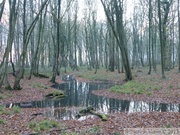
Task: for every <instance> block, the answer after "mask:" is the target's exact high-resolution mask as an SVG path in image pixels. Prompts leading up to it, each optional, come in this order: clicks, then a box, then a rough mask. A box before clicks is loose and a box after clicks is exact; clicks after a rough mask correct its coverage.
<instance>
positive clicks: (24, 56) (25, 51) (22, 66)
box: [13, 0, 48, 90]
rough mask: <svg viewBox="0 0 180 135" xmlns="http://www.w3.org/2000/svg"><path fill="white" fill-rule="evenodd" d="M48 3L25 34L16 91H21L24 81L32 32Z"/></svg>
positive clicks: (43, 5) (15, 83) (46, 0)
mask: <svg viewBox="0 0 180 135" xmlns="http://www.w3.org/2000/svg"><path fill="white" fill-rule="evenodd" d="M47 3H48V0H45V1H44V2H43V3H42V5H41V7H40V10H39V12H38V13H37V15H36V16H35V18H34V20H33V22H32V23H31V25H30V26H29V28H28V29H27V31H26V32H25V33H24V34H25V36H24V37H25V38H24V40H23V43H24V44H23V49H22V53H21V65H20V67H19V72H18V74H17V75H16V78H15V81H14V86H13V88H14V89H16V90H20V89H21V86H20V80H21V79H22V77H23V75H24V67H25V59H26V55H27V47H28V43H29V40H30V36H31V34H32V31H33V30H34V27H35V25H36V23H37V21H38V19H39V16H40V14H41V13H42V11H43V9H44V7H45V6H46V4H47Z"/></svg>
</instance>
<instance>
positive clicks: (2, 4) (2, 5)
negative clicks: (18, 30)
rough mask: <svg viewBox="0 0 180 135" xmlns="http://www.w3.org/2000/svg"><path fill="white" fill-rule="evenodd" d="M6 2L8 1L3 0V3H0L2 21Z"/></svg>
mask: <svg viewBox="0 0 180 135" xmlns="http://www.w3.org/2000/svg"><path fill="white" fill-rule="evenodd" d="M5 2H6V0H3V1H2V2H1V3H0V21H1V17H2V14H3V11H4V5H5Z"/></svg>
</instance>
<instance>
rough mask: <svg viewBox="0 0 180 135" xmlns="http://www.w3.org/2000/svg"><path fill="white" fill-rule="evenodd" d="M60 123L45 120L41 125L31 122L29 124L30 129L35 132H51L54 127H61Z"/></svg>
mask: <svg viewBox="0 0 180 135" xmlns="http://www.w3.org/2000/svg"><path fill="white" fill-rule="evenodd" d="M59 126H60V125H59V123H58V122H56V121H53V120H43V121H41V122H39V123H37V122H31V123H29V128H31V129H33V130H35V131H45V130H49V129H51V128H54V127H59Z"/></svg>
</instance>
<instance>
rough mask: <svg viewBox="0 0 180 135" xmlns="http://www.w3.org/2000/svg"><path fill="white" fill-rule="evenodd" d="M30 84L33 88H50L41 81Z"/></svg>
mask: <svg viewBox="0 0 180 135" xmlns="http://www.w3.org/2000/svg"><path fill="white" fill-rule="evenodd" d="M30 86H32V87H33V88H41V89H48V87H47V86H46V85H44V84H41V83H32V84H30Z"/></svg>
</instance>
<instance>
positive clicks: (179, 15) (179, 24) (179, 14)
mask: <svg viewBox="0 0 180 135" xmlns="http://www.w3.org/2000/svg"><path fill="white" fill-rule="evenodd" d="M179 4H180V3H179V0H178V28H179V45H178V57H179V64H178V66H179V67H178V70H179V72H180V13H179V12H180V11H179Z"/></svg>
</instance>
